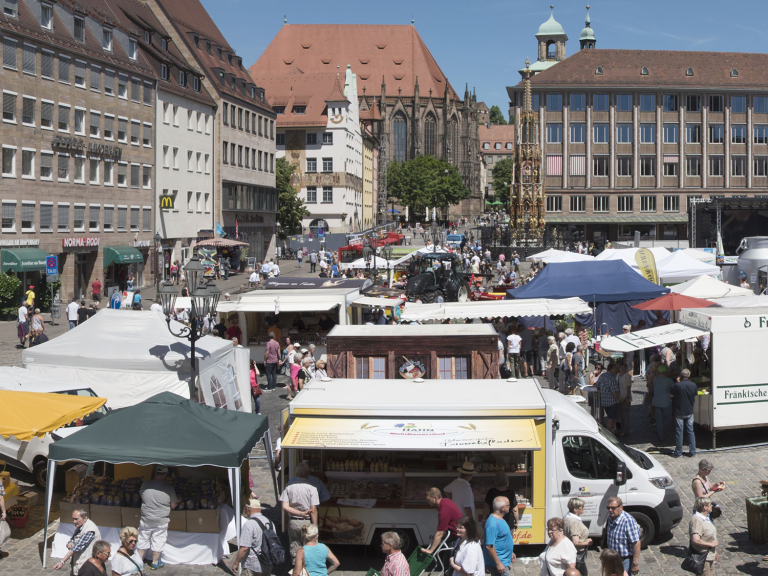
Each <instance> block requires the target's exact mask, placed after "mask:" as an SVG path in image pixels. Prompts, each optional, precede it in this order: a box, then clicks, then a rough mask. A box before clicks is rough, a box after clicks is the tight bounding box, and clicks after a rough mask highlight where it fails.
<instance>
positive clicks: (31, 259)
mask: <svg viewBox="0 0 768 576" xmlns="http://www.w3.org/2000/svg"><path fill="white" fill-rule="evenodd" d="M48 256H50V254H48V252H46V251H45V250H40V248H3V249H2V250H0V272H3V273H5V272H37V271H39V270H45V259H46V258H47V257H48Z"/></svg>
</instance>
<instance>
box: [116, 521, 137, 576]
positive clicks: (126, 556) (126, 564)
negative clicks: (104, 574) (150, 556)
mask: <svg viewBox="0 0 768 576" xmlns="http://www.w3.org/2000/svg"><path fill="white" fill-rule="evenodd" d="M138 538H139V531H138V530H136V528H133V527H131V526H126V527H125V528H123V529H122V530H120V544H121V546H120V548H118V550H117V552H116V553H115V555H114V556H113V557H112V576H128V575H129V574H138V573H139V566H143V565H144V561H143V560H142V558H141V556H139V553H138V551H137V550H136V542H137V540H138Z"/></svg>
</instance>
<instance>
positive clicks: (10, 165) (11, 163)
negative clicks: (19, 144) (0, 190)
mask: <svg viewBox="0 0 768 576" xmlns="http://www.w3.org/2000/svg"><path fill="white" fill-rule="evenodd" d="M3 177H5V178H16V148H15V147H11V146H3Z"/></svg>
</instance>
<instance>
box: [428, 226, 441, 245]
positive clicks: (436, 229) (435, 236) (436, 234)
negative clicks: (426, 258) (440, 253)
mask: <svg viewBox="0 0 768 576" xmlns="http://www.w3.org/2000/svg"><path fill="white" fill-rule="evenodd" d="M429 232H430V234H431V235H432V252H437V241H438V240H439V239H440V226H438V224H437V222H436V221H435V220H432V225H431V226H430V228H429Z"/></svg>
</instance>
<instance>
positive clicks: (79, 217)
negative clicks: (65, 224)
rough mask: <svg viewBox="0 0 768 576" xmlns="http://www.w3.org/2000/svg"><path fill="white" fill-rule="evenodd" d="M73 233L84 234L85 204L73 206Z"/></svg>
mask: <svg viewBox="0 0 768 576" xmlns="http://www.w3.org/2000/svg"><path fill="white" fill-rule="evenodd" d="M73 224H74V229H75V232H85V204H75V219H74V222H73Z"/></svg>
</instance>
